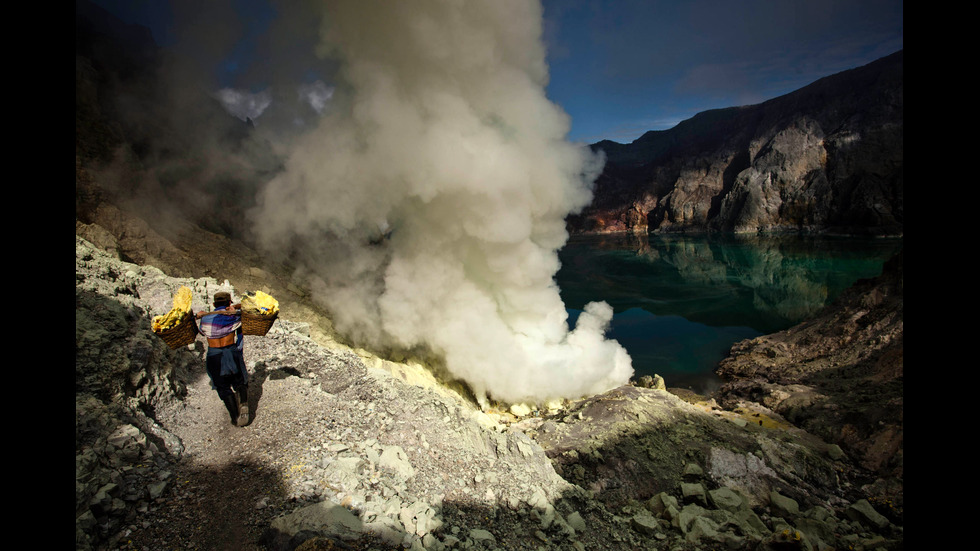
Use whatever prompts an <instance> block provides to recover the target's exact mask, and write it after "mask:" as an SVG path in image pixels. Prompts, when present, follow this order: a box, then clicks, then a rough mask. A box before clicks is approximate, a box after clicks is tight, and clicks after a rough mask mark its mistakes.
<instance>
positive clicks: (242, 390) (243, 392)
mask: <svg viewBox="0 0 980 551" xmlns="http://www.w3.org/2000/svg"><path fill="white" fill-rule="evenodd" d="M235 397H236V398H237V399H238V426H239V427H244V426H245V425H247V424H248V385H242V386H240V387H238V388H236V389H235Z"/></svg>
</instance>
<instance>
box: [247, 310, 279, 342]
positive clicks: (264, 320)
mask: <svg viewBox="0 0 980 551" xmlns="http://www.w3.org/2000/svg"><path fill="white" fill-rule="evenodd" d="M278 318H279V312H276V313H275V314H272V315H271V316H263V315H262V314H252V313H250V312H248V311H246V310H242V334H245V335H256V336H259V337H264V336H265V334H266V333H268V332H269V329H272V324H273V323H275V322H276V319H278Z"/></svg>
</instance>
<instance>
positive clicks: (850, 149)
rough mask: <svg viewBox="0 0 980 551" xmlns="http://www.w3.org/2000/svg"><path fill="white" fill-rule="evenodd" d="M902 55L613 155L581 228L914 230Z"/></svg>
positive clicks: (709, 114)
mask: <svg viewBox="0 0 980 551" xmlns="http://www.w3.org/2000/svg"><path fill="white" fill-rule="evenodd" d="M903 60H904V55H903V52H901V51H899V52H897V53H895V54H892V55H890V56H888V57H885V58H882V59H880V60H878V61H876V62H874V63H871V64H869V65H866V66H864V67H860V68H857V69H852V70H850V71H845V72H842V73H838V74H836V75H833V76H829V77H826V78H823V79H821V80H818V81H817V82H814V83H813V84H811V85H809V86H807V87H805V88H802V89H800V90H797V91H796V92H793V93H791V94H787V95H785V96H781V97H778V98H775V99H772V100H769V101H767V102H765V103H761V104H758V105H752V106H747V107H733V108H728V109H719V110H713V111H706V112H704V113H700V114H698V115H696V116H694V117H693V118H691V119H689V120H686V121H684V122H682V123H680V124H679V125H677V126H676V127H674V128H672V129H670V130H666V131H653V132H647V133H646V134H644V135H643V136H642V137H640V138H639V139H637V140H636V141H634V142H633V143H631V144H627V145H623V144H618V143H614V142H610V141H603V142H599V143H597V144H594V145H593V146H592V147H593V149H594V150H598V151H602V152H604V153H605V155H606V159H607V161H606V167H605V169H604V171H603V173H602V175H601V176H600V177H599V179H598V180H597V182H596V188H595V198H594V200H593V203H592V205H591V206H590V207H589V208H588V209H586V210H585V211H584V212H583V213H582V214H581V215H578V216H575V217H572V218H571V219H570V220H569V226H570V228H571V229H572V230H573V231H586V232H588V231H597V232H603V231H634V232H635V231H639V232H644V231H662V232H669V231H726V232H730V231H735V232H754V231H781V230H793V231H800V230H803V231H818V232H839V233H854V234H876V235H879V234H888V235H896V234H901V233H902V232H903V224H904V212H903V210H904V201H903V185H904V181H903V180H904V177H903V150H904V142H903V140H904V125H903V109H904V107H903V67H904V61H903Z"/></svg>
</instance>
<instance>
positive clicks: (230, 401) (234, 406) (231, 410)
mask: <svg viewBox="0 0 980 551" xmlns="http://www.w3.org/2000/svg"><path fill="white" fill-rule="evenodd" d="M222 400H223V401H224V403H225V407H226V408H228V414H229V415H231V424H232V425H235V424H236V421H237V420H238V398H237V397H236V396H235V394H234V393H232V394H229V395H227V396H225V397H224V398H223V399H222Z"/></svg>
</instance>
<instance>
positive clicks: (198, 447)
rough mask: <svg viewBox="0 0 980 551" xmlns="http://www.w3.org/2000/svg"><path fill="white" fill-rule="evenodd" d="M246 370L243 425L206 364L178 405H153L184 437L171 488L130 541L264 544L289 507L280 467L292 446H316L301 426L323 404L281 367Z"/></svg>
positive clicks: (162, 545)
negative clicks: (267, 532) (231, 413)
mask: <svg viewBox="0 0 980 551" xmlns="http://www.w3.org/2000/svg"><path fill="white" fill-rule="evenodd" d="M255 338H257V337H255ZM253 339H254V338H253ZM252 344H255V343H254V342H253V343H252ZM252 348H255V347H254V346H252ZM250 356H253V357H252V358H250ZM254 356H255V354H254V353H251V354H250V352H249V345H248V343H247V344H246V352H245V358H246V363H247V364H248V365H250V366H254V365H255V358H254ZM260 365H261V362H260ZM250 373H251V379H250V382H249V388H250V396H249V398H250V399H249V402H250V405H251V408H250V409H251V410H252V415H251V418H252V421H251V423H250V424H249V425H247V426H245V427H236V426H234V425H232V424H231V422H230V417H229V415H228V412H227V410H226V409H225V407H224V405H223V404H222V402H221V401H220V400H219V399H218V396H217V394H216V393H215V392H214V391H213V390H212V389H211V387H210V381H209V380H208V377H207V375H206V374H205V373H204V369H203V366H201V368H200V370H198V371H195V372H193V373H192V374H191V380H190V381H188V387H187V388H188V393H187V397H186V399H185V400H184V402H183V403H182V404H175V405H174V406H173V408H172V409H169V410H164V411H157V412H156V413H157V420H158V422H159V423H160V424H161V426H163V427H164V428H165V429H167V430H168V431H170V432H172V433H173V434H174V435H176V436H177V437H178V438H180V440H181V441H182V443H183V445H184V455H183V458H182V459H181V461H180V462H179V463H178V464H177V466H176V472H174V473H173V476H172V478H171V480H172V481H173V485H172V487H173V490H172V491H170V492H167V494H166V496H165V497H164V498H163V499H162V500H161V502H160V503H158V505H156V506H155V507H153V508H151V510H150V511H148V512H147V514H144V515H141V518H140V521H139V522H140V524H141V526H142V527H143V528H142V529H140V530H138V531H137V532H134V533H133V535H132V538H131V540H130V542H129V543H130V544H131V545H132V548H135V549H150V550H155V549H243V550H250V549H254V550H259V549H265V547H264V546H261V545H259V544H258V541H259V538H260V537H261V535H262V532H263V530H264V529H265V527H266V526H268V524H269V522H270V520H271V519H272V518H273V517H274V516H275V515H276V514H278V513H279V512H281V511H282V510H283V509H284V508H291V507H290V505H289V503H290V500H289V498H288V494H289V491H288V480H285V479H284V477H283V476H282V474H281V473H282V472H284V469H285V472H288V470H289V468H290V461H291V459H292V458H293V457H295V456H296V454H295V453H294V452H295V451H298V450H301V449H304V448H308V447H310V446H312V445H316V442H313V441H311V438H309V437H308V436H307V434H306V433H305V432H304V431H303V430H302V427H303V426H304V424H305V422H306V421H307V420H308V419H310V418H311V417H313V416H315V415H316V412H317V411H318V410H322V408H323V404H321V403H319V402H318V399H317V396H316V395H315V394H312V393H308V392H304V390H305V387H306V385H304V384H302V382H301V381H300V380H299V379H298V378H297V377H295V376H292V375H289V374H288V373H287V372H286V371H283V370H275V371H273V372H272V374H271V376H270V375H269V374H268V373H266V372H265V371H264V369H261V368H260V369H255V368H254V367H252V368H250Z"/></svg>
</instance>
